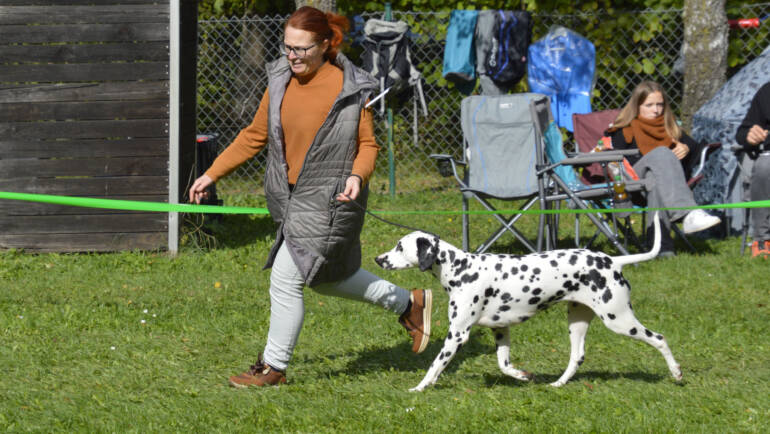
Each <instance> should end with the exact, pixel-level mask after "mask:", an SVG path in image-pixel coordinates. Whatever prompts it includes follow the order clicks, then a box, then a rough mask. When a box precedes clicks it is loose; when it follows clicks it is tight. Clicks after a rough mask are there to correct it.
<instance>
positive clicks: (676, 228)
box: [671, 224, 697, 253]
mask: <svg viewBox="0 0 770 434" xmlns="http://www.w3.org/2000/svg"><path fill="white" fill-rule="evenodd" d="M671 226H672V227H673V228H674V233H675V234H676V235H677V236H678V237H679V238H681V239H682V241H684V243H685V244H686V245H687V248H688V249H690V251H691V252H692V253H696V252H697V250H696V249H695V246H693V245H692V243H690V240H688V239H687V235H685V234H684V232H682V229H680V228H679V226H677V225H675V224H672V225H671Z"/></svg>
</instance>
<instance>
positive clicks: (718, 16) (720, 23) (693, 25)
mask: <svg viewBox="0 0 770 434" xmlns="http://www.w3.org/2000/svg"><path fill="white" fill-rule="evenodd" d="M683 18H684V61H685V69H684V95H683V97H682V105H681V110H682V122H683V124H684V126H685V129H687V130H690V127H691V126H692V116H693V114H694V113H695V112H696V111H697V110H698V109H699V108H700V107H701V106H702V105H703V104H704V103H706V102H707V101H708V100H709V99H711V97H712V96H714V94H715V93H716V91H717V90H719V88H720V87H722V85H723V84H724V82H725V76H726V74H727V48H728V41H727V32H728V27H727V14H726V13H725V0H685V2H684V16H683Z"/></svg>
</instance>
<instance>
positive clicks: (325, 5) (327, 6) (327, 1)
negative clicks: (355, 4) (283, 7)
mask: <svg viewBox="0 0 770 434" xmlns="http://www.w3.org/2000/svg"><path fill="white" fill-rule="evenodd" d="M294 4H296V5H297V9H299V8H300V7H302V6H312V7H314V8H316V9H320V10H322V11H324V12H337V0H294Z"/></svg>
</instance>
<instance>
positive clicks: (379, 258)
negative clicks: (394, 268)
mask: <svg viewBox="0 0 770 434" xmlns="http://www.w3.org/2000/svg"><path fill="white" fill-rule="evenodd" d="M374 262H376V263H377V265H379V266H380V267H382V263H383V262H385V260H384V259H382V256H378V257H376V258H374Z"/></svg>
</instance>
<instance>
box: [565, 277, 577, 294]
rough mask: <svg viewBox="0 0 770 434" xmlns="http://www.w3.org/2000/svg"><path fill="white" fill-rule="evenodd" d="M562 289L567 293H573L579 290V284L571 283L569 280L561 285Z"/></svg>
mask: <svg viewBox="0 0 770 434" xmlns="http://www.w3.org/2000/svg"><path fill="white" fill-rule="evenodd" d="M562 288H564V289H566V290H567V291H569V292H575V291H577V290H579V289H580V284H578V283H577V282H573V281H571V280H567V281H566V282H564V284H562Z"/></svg>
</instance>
